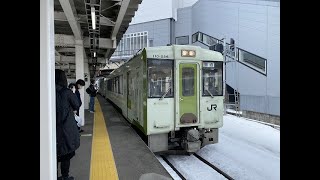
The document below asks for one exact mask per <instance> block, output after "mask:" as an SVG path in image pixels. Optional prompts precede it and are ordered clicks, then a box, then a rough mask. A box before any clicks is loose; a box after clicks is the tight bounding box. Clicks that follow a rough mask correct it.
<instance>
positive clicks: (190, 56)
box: [100, 45, 224, 153]
mask: <svg viewBox="0 0 320 180" xmlns="http://www.w3.org/2000/svg"><path fill="white" fill-rule="evenodd" d="M223 66H224V65H223V56H222V54H221V53H219V52H216V51H211V50H207V49H203V48H201V47H199V46H190V45H172V46H161V47H148V48H144V49H143V50H142V51H140V52H139V53H137V54H136V55H135V56H134V57H133V58H131V59H130V60H129V61H127V62H126V63H124V64H123V65H122V66H120V67H119V68H118V69H116V70H114V71H113V72H111V74H110V75H108V76H107V77H106V78H105V79H104V80H101V81H100V83H101V84H100V87H102V86H104V87H105V88H100V93H101V94H102V95H104V96H105V97H106V98H107V99H109V100H110V101H112V102H113V103H114V104H115V105H116V106H118V108H119V109H120V110H121V112H122V114H123V116H124V117H126V118H127V120H128V121H129V122H130V123H131V124H133V125H134V126H136V127H137V128H138V129H140V130H141V132H143V134H144V135H145V136H146V137H147V143H148V146H149V148H150V149H151V150H152V151H153V152H163V151H167V150H170V149H176V148H177V146H178V147H180V148H181V149H184V150H185V151H187V152H188V153H193V152H195V151H197V150H199V149H200V148H201V147H203V146H205V145H207V144H213V143H217V142H218V129H219V128H220V127H222V125H223V107H224V106H223V100H224V92H223Z"/></svg>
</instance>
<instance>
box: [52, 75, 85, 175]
mask: <svg viewBox="0 0 320 180" xmlns="http://www.w3.org/2000/svg"><path fill="white" fill-rule="evenodd" d="M55 83H56V135H57V137H56V139H57V161H58V162H61V167H60V169H61V174H62V176H61V177H58V179H59V180H73V179H74V178H73V177H72V176H69V168H70V159H71V158H72V157H73V156H74V155H75V150H76V149H78V148H79V146H80V134H79V131H78V128H77V124H76V121H75V118H74V113H75V112H76V110H77V109H78V108H79V102H78V99H77V97H76V95H75V94H74V93H73V92H72V91H71V90H70V89H69V88H67V85H68V82H67V78H66V75H65V73H64V71H62V70H60V69H56V70H55Z"/></svg>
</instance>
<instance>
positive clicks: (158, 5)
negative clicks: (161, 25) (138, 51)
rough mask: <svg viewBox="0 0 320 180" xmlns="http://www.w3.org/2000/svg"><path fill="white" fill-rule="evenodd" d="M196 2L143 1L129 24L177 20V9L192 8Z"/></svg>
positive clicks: (195, 0)
mask: <svg viewBox="0 0 320 180" xmlns="http://www.w3.org/2000/svg"><path fill="white" fill-rule="evenodd" d="M197 1H198V0H143V1H142V3H141V4H140V5H139V7H138V10H137V11H136V13H135V16H134V17H133V18H132V21H131V23H130V25H131V24H137V23H144V22H149V21H155V20H160V19H166V18H174V19H175V20H176V19H177V9H178V8H184V7H189V6H192V5H193V4H194V3H195V2H197Z"/></svg>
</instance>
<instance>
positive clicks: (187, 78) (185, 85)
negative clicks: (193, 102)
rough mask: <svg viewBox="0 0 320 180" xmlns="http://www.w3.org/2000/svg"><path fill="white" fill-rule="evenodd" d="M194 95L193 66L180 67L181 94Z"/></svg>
mask: <svg viewBox="0 0 320 180" xmlns="http://www.w3.org/2000/svg"><path fill="white" fill-rule="evenodd" d="M193 95H194V68H191V67H186V68H182V96H193Z"/></svg>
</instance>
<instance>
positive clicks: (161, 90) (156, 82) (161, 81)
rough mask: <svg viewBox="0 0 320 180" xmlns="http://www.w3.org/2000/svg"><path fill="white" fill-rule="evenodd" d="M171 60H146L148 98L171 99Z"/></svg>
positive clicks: (172, 91) (172, 90)
mask: <svg viewBox="0 0 320 180" xmlns="http://www.w3.org/2000/svg"><path fill="white" fill-rule="evenodd" d="M173 93H174V89H173V60H166V59H148V97H149V98H161V97H162V96H164V97H173Z"/></svg>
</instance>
